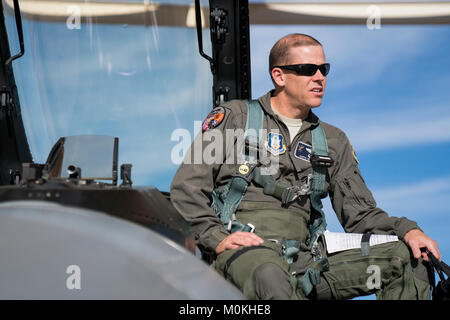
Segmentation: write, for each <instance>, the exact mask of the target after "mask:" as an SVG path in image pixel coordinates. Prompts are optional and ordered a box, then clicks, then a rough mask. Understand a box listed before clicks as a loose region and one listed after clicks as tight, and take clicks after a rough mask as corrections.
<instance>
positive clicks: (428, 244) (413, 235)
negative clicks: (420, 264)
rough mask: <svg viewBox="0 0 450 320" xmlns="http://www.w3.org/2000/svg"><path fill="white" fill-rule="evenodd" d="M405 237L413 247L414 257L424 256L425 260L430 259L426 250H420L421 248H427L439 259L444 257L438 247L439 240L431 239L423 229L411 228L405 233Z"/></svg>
mask: <svg viewBox="0 0 450 320" xmlns="http://www.w3.org/2000/svg"><path fill="white" fill-rule="evenodd" d="M404 239H405V242H406V243H407V244H408V245H409V247H410V248H411V250H412V253H413V255H414V258H416V259H419V258H420V257H421V256H422V257H423V260H425V261H428V255H427V254H426V253H425V252H421V251H420V248H426V249H427V250H428V251H430V252H431V253H432V254H433V255H434V256H435V257H436V258H437V259H439V261H440V260H441V259H442V255H441V252H440V251H439V249H438V245H437V242H436V241H434V240H433V239H431V238H430V237H429V236H427V235H426V234H425V233H423V232H422V231H420V230H418V229H413V230H410V231H408V232H407V233H406V234H405V237H404Z"/></svg>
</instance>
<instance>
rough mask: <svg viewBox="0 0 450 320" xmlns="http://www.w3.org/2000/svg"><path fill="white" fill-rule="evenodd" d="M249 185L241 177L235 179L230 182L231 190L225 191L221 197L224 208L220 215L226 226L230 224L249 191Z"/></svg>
mask: <svg viewBox="0 0 450 320" xmlns="http://www.w3.org/2000/svg"><path fill="white" fill-rule="evenodd" d="M247 187H248V183H247V181H245V179H243V178H240V177H233V178H232V179H231V181H230V184H229V188H228V189H227V190H224V191H225V192H224V193H223V194H222V195H221V198H222V199H225V200H223V208H222V212H221V215H220V220H221V221H222V222H223V223H224V224H228V222H229V221H230V220H231V218H232V216H233V214H234V213H235V212H236V210H237V208H238V206H239V204H240V203H241V200H242V198H243V195H244V194H245V192H246V191H247Z"/></svg>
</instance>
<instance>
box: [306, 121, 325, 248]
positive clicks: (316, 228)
mask: <svg viewBox="0 0 450 320" xmlns="http://www.w3.org/2000/svg"><path fill="white" fill-rule="evenodd" d="M311 136H312V149H313V154H315V155H319V156H328V145H327V139H326V137H325V132H324V131H323V128H322V126H321V124H320V123H319V125H318V126H316V127H315V128H314V129H312V130H311ZM326 173H327V168H326V167H323V166H322V167H317V166H313V179H312V183H311V196H310V200H311V206H312V207H313V208H314V209H315V210H316V211H317V212H318V213H319V216H317V217H315V218H314V220H313V223H312V225H311V229H310V231H311V236H312V238H311V244H313V243H314V241H315V239H316V238H317V234H321V233H323V232H324V231H325V229H326V226H327V225H326V221H325V213H324V212H323V210H322V207H323V206H322V201H321V195H322V194H323V193H324V191H325V190H324V189H325V179H326Z"/></svg>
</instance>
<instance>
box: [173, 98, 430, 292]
mask: <svg viewBox="0 0 450 320" xmlns="http://www.w3.org/2000/svg"><path fill="white" fill-rule="evenodd" d="M270 97H271V92H269V93H267V94H266V95H264V96H262V97H261V98H259V102H260V104H261V106H262V108H263V111H264V120H263V129H266V130H267V133H269V132H278V133H280V134H281V135H282V136H283V138H284V141H291V139H290V137H289V130H288V128H287V127H286V125H285V124H284V123H283V122H282V121H281V120H280V119H279V117H278V116H277V115H275V114H274V113H273V111H272V109H271V106H270ZM221 107H222V108H224V109H225V117H224V119H223V121H222V122H221V123H220V124H219V125H218V126H217V127H216V128H214V129H209V130H207V131H205V132H204V133H203V134H201V133H200V134H199V135H197V137H196V138H195V141H194V143H193V144H192V146H191V149H190V150H189V151H188V153H187V155H186V158H185V161H184V163H183V164H182V165H181V166H180V167H179V169H178V171H177V173H176V175H175V178H174V179H173V181H172V185H171V200H172V203H173V205H174V206H175V208H176V209H177V210H178V211H179V212H180V214H182V215H183V217H184V218H185V219H186V220H187V221H188V222H189V223H190V224H191V225H192V228H193V230H194V233H195V237H196V241H197V245H198V246H199V247H200V248H201V249H202V250H205V251H210V252H215V248H216V246H217V245H218V244H219V243H220V242H221V241H222V240H223V239H224V238H225V237H227V236H228V235H229V234H230V233H229V231H227V230H226V228H225V227H224V226H223V224H222V222H221V221H220V219H219V218H218V217H217V215H216V214H215V212H214V211H213V210H212V209H211V207H210V206H211V201H212V199H211V194H212V192H213V189H215V188H216V189H217V190H219V191H221V190H223V188H224V187H225V185H226V184H227V183H228V182H229V181H230V179H231V175H232V173H233V171H234V170H235V169H236V167H237V164H236V163H237V153H238V150H237V149H236V146H235V145H236V137H234V136H231V135H227V133H228V132H229V131H230V130H233V129H244V128H245V123H246V116H247V108H246V105H245V102H243V101H239V100H233V101H230V102H227V103H225V104H223V105H222V106H221ZM319 122H320V123H321V125H322V127H323V129H324V132H325V135H326V139H327V143H328V150H329V156H330V157H331V158H332V159H333V160H334V163H333V165H332V166H331V167H329V168H328V169H327V175H326V182H325V190H328V194H329V195H330V199H331V202H332V205H333V209H334V211H335V212H336V215H337V217H338V219H339V221H340V223H341V224H342V226H343V228H344V230H345V231H346V232H349V233H350V232H354V233H374V234H393V235H397V236H398V237H399V239H403V237H404V235H405V234H406V233H407V232H408V231H410V230H412V229H419V227H418V226H417V224H416V223H415V222H413V221H411V220H408V219H407V218H405V217H401V218H397V217H391V216H389V215H388V214H387V213H386V212H384V211H383V210H381V209H380V208H378V207H377V206H376V203H375V200H374V198H373V196H372V194H371V192H370V191H369V189H368V188H367V186H366V185H365V182H364V179H363V178H362V176H361V173H360V170H359V168H358V166H357V164H358V163H357V160H356V156H355V155H354V151H353V148H352V146H351V144H350V142H349V141H348V139H347V137H346V135H345V134H344V133H343V132H342V131H341V130H339V129H338V128H336V127H334V126H331V125H329V124H327V123H325V122H323V121H320V120H319V119H318V117H317V116H316V115H315V114H314V113H313V112H312V111H311V112H310V114H309V116H308V117H307V118H306V119H305V120H304V121H303V124H302V127H301V129H300V131H299V132H298V133H297V135H296V136H295V138H294V139H293V141H292V143H291V144H289V143H286V151H285V152H284V153H281V154H279V155H277V156H276V157H278V158H277V160H278V161H279V169H278V170H277V172H276V173H275V174H274V175H273V177H274V178H275V179H276V180H277V181H278V182H280V183H283V184H285V185H287V186H294V185H297V186H299V185H302V184H304V183H305V182H306V180H307V178H308V175H309V174H311V173H312V167H311V163H310V162H309V161H308V160H307V159H304V158H301V157H296V154H295V151H296V148H297V146H298V145H299V144H302V145H309V146H311V145H312V141H311V129H312V128H314V127H315V126H316V125H317V124H318V123H319ZM207 135H208V138H206V139H205V136H207ZM219 135H221V136H222V137H223V141H222V142H223V143H222V144H221V145H222V148H220V149H214V152H211V150H212V149H210V146H211V143H214V141H217V140H216V139H219V138H218V136H219ZM212 137H213V138H212ZM230 146H232V147H231V148H230ZM260 147H262V146H260ZM196 148H197V149H196ZM233 148H234V149H233ZM198 149H199V150H200V152H203V153H207V151H208V152H211V154H214V156H215V157H216V159H217V158H220V160H222V161H219V163H205V161H202V162H201V163H198V162H199V161H198V154H197V155H195V152H198ZM196 157H197V158H196ZM196 159H197V160H196ZM230 159H231V160H232V161H230ZM326 195H327V194H326V193H324V194H323V195H322V197H323V198H324V197H326ZM310 215H311V203H310V200H309V197H308V196H303V197H300V198H299V199H298V200H297V201H295V202H293V203H292V204H290V205H289V207H288V208H282V206H281V201H280V200H279V199H277V198H275V197H273V196H270V195H266V194H264V193H263V188H262V187H261V186H258V185H257V184H255V183H254V182H253V181H252V182H251V183H250V184H249V186H248V188H247V191H246V193H245V195H244V197H243V199H242V201H241V203H240V205H239V207H238V209H237V211H236V218H237V220H239V221H240V222H242V223H244V224H246V223H251V224H252V225H254V226H255V234H257V235H258V236H260V237H262V238H263V239H264V240H265V243H264V244H263V245H261V246H258V247H241V248H238V249H235V250H226V251H225V252H223V253H221V254H220V255H218V257H217V259H216V261H215V264H214V266H215V268H216V270H217V271H218V272H219V273H221V274H222V275H223V276H224V277H225V278H227V279H229V280H230V281H231V282H232V283H234V284H235V285H236V286H237V287H239V288H240V289H241V290H242V291H243V292H244V294H245V295H246V296H247V297H248V298H250V299H258V298H265V299H269V298H276V299H288V298H294V299H295V298H300V299H305V298H327V297H328V298H331V297H333V298H336V299H347V298H351V297H354V296H358V295H366V294H371V293H376V294H377V297H378V298H385V299H428V298H429V285H428V282H427V276H426V269H425V267H424V266H423V265H422V264H421V263H417V261H415V260H414V259H413V260H411V253H410V252H409V249H408V248H407V246H406V245H405V244H404V243H403V241H398V242H395V243H388V244H383V245H377V246H372V247H371V248H370V255H369V256H362V254H361V250H360V249H354V250H349V251H345V252H340V253H335V254H332V255H328V260H329V265H330V266H329V270H328V271H325V272H323V273H322V277H321V281H320V285H318V286H317V287H316V290H315V291H314V293H313V294H312V295H310V296H308V297H305V296H304V295H303V293H302V290H301V287H302V286H301V275H302V274H303V273H305V271H306V270H307V268H308V267H309V266H310V265H311V263H312V256H311V252H310V251H309V250H308V244H309V238H310V235H309V230H308V225H309V223H310ZM288 239H289V240H292V239H295V240H298V241H300V242H301V243H302V249H301V250H300V252H299V254H298V257H297V259H296V261H295V262H294V263H292V264H290V265H289V264H288V263H287V262H286V260H285V259H284V257H283V256H282V254H281V251H282V245H283V243H284V240H288ZM322 249H323V251H325V248H322ZM236 252H239V253H236ZM374 265H375V266H378V268H379V269H376V270H379V271H380V279H381V282H380V285H379V286H378V284H377V283H375V285H373V284H370V283H369V285H368V281H369V282H370V281H371V280H370V279H371V278H370V276H371V272H373V271H372V270H374V269H373V268H372V267H371V266H374ZM375 268H376V267H375ZM293 271H296V272H297V277H291V274H292V272H293ZM268 274H269V275H271V276H270V277H267V275H268ZM417 275H419V276H417ZM267 278H269V279H267ZM293 279H294V280H293ZM295 279H297V280H298V281H295ZM292 287H295V290H292ZM322 291H323V292H322ZM327 291H328V292H330V291H331V292H330V294H327V293H326V292H327ZM272 293H273V294H272ZM322 293H324V294H322Z"/></svg>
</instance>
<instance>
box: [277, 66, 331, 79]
mask: <svg viewBox="0 0 450 320" xmlns="http://www.w3.org/2000/svg"><path fill="white" fill-rule="evenodd" d="M274 68H280V69H286V70H291V71H294V72H295V73H296V74H297V75H299V76H308V77H311V76H313V75H315V74H316V72H317V69H319V70H320V73H321V74H322V75H323V76H326V75H327V74H328V72H330V64H329V63H324V64H321V65H320V66H318V65H317V64H312V63H305V64H291V65H288V66H275V67H274Z"/></svg>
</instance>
